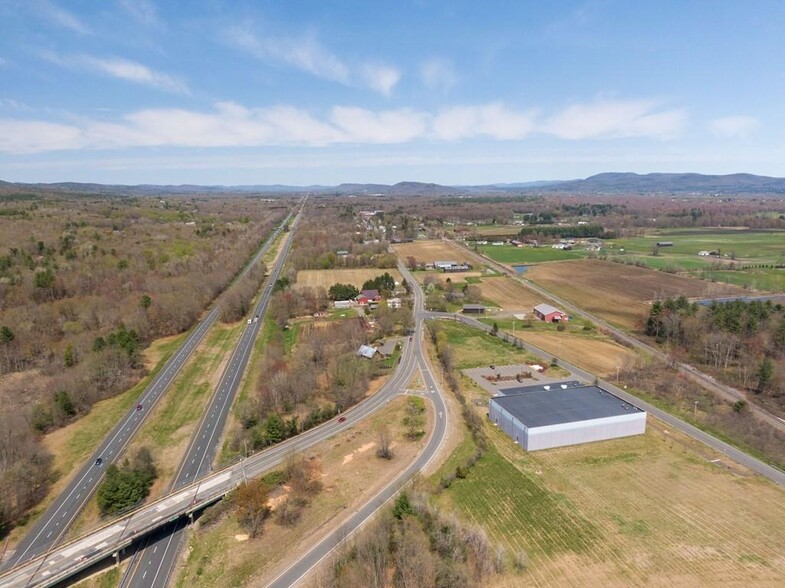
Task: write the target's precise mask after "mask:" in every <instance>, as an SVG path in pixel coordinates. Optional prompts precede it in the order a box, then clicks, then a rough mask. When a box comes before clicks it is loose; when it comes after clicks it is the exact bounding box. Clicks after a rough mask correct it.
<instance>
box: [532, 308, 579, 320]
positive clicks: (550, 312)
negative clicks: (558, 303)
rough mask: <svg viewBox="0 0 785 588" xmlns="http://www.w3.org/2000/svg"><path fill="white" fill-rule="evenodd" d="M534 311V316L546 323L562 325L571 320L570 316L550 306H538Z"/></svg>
mask: <svg viewBox="0 0 785 588" xmlns="http://www.w3.org/2000/svg"><path fill="white" fill-rule="evenodd" d="M533 310H534V316H536V317H537V318H538V319H540V320H543V321H545V322H546V323H561V322H567V321H568V320H570V315H568V314H567V313H564V312H562V311H561V310H559V309H558V308H556V307H555V306H551V305H550V304H538V305H537V306H535V307H534V309H533Z"/></svg>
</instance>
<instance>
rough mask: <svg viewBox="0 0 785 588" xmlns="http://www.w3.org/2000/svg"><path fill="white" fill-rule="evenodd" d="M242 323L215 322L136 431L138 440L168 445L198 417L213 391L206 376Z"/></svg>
mask: <svg viewBox="0 0 785 588" xmlns="http://www.w3.org/2000/svg"><path fill="white" fill-rule="evenodd" d="M243 326H244V325H243V323H238V324H237V325H234V326H231V327H227V326H226V325H223V324H221V323H217V324H216V325H215V326H213V327H212V328H211V329H210V332H209V333H208V335H207V337H206V338H205V340H204V341H203V342H202V343H201V344H200V346H199V348H197V350H196V351H195V352H194V355H193V357H192V358H191V359H190V360H189V361H188V363H187V364H186V366H185V368H184V369H183V371H182V372H181V373H180V374H178V376H177V378H176V379H175V382H174V384H173V385H172V387H171V388H170V390H169V391H167V393H166V394H165V395H164V397H163V398H162V399H161V401H160V403H159V405H158V406H156V407H155V409H154V412H153V414H152V415H150V417H151V418H148V420H147V421H146V422H145V424H144V425H143V426H142V429H141V430H140V431H139V434H138V436H137V441H138V443H139V444H142V445H144V444H146V443H150V444H151V445H152V446H153V447H155V448H161V447H169V446H171V445H172V444H174V443H176V442H177V441H179V437H180V436H179V435H178V431H179V430H180V429H181V428H183V427H185V426H186V425H189V424H192V423H195V422H196V421H198V420H199V418H200V417H201V416H202V414H203V413H204V410H205V404H206V402H207V400H208V399H209V398H210V396H211V395H212V392H213V387H212V386H211V385H210V381H209V380H210V377H211V376H212V375H213V374H214V372H215V371H216V370H217V369H218V366H219V365H220V363H221V361H222V360H223V359H224V358H225V357H227V354H228V353H230V352H231V350H232V348H233V347H234V344H235V343H236V342H237V338H238V337H239V334H240V331H241V330H242V328H243Z"/></svg>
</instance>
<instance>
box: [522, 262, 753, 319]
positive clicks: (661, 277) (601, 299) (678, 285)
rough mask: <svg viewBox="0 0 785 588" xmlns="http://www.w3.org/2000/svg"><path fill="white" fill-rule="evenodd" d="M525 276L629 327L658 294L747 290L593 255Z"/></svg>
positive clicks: (697, 294)
mask: <svg viewBox="0 0 785 588" xmlns="http://www.w3.org/2000/svg"><path fill="white" fill-rule="evenodd" d="M526 277H527V278H528V279H530V280H532V281H533V282H535V283H537V284H539V285H541V286H543V287H544V288H547V289H548V290H550V291H551V292H553V293H554V294H555V295H557V296H560V297H561V298H564V299H565V300H568V301H569V302H571V303H573V304H575V305H576V306H578V307H580V308H582V309H584V310H586V311H588V312H590V313H594V314H596V315H597V316H600V317H602V318H603V319H605V320H607V321H609V322H611V323H614V324H616V325H618V326H620V327H623V328H626V329H632V330H635V329H639V328H640V326H641V322H642V321H643V318H644V316H645V315H646V313H647V312H648V302H649V301H651V300H654V299H657V298H665V297H668V296H680V295H684V296H686V297H688V298H707V297H712V296H744V295H748V294H749V292H748V291H746V290H744V289H742V288H739V287H738V286H733V285H730V284H719V283H712V282H706V281H703V280H697V279H694V278H688V277H683V276H677V275H673V274H668V273H664V272H655V271H652V270H648V269H644V268H639V267H635V266H631V265H624V264H621V263H611V262H606V261H599V260H592V259H587V260H580V261H565V262H563V263H554V264H543V265H538V266H534V267H532V268H531V269H529V271H528V272H526Z"/></svg>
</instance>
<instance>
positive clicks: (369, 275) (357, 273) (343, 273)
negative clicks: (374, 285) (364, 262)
mask: <svg viewBox="0 0 785 588" xmlns="http://www.w3.org/2000/svg"><path fill="white" fill-rule="evenodd" d="M385 272H387V273H388V274H390V275H391V276H392V277H393V278H394V279H395V281H396V282H399V283H400V281H401V274H400V272H399V271H398V270H397V269H378V268H358V269H329V270H300V271H299V272H297V284H296V286H299V287H304V286H310V287H320V288H324V289H325V290H326V289H328V288H329V287H330V286H332V285H333V284H336V283H340V284H351V285H353V286H355V287H357V288H362V285H363V283H364V282H366V281H367V280H372V279H373V278H375V277H377V276H381V275H382V274H383V273H385Z"/></svg>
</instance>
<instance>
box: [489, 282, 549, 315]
mask: <svg viewBox="0 0 785 588" xmlns="http://www.w3.org/2000/svg"><path fill="white" fill-rule="evenodd" d="M478 285H479V286H480V289H481V290H482V296H483V298H487V299H488V300H491V301H492V302H494V303H496V304H498V305H499V306H500V307H501V308H503V309H505V310H521V311H523V312H527V313H529V312H531V310H532V308H534V307H535V306H536V305H538V304H540V303H542V302H543V298H542V296H540V295H539V294H537V293H536V292H534V291H533V290H530V289H529V288H527V287H526V286H524V285H523V284H521V283H520V282H517V281H515V280H513V279H512V278H508V277H504V276H499V277H493V278H484V279H483V280H482V281H481V282H480V283H479V284H478Z"/></svg>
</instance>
